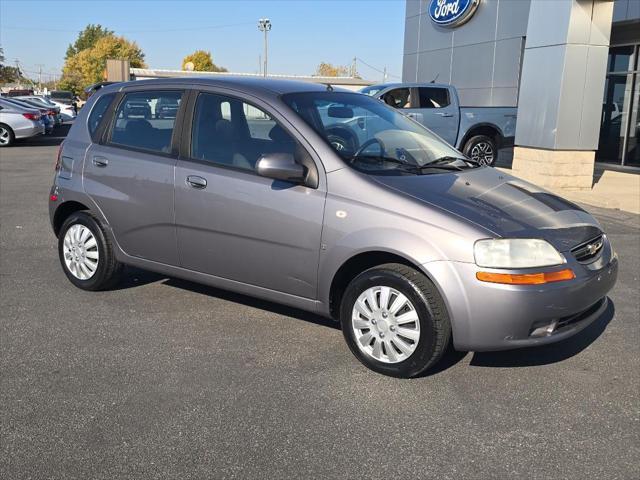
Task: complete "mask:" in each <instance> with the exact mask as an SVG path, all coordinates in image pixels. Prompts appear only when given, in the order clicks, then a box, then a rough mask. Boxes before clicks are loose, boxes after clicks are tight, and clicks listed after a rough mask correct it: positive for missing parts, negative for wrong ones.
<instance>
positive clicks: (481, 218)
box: [373, 167, 602, 252]
mask: <svg viewBox="0 0 640 480" xmlns="http://www.w3.org/2000/svg"><path fill="white" fill-rule="evenodd" d="M373 178H374V179H375V180H376V181H377V182H379V183H381V184H383V185H386V186H387V187H390V188H393V189H394V190H396V191H399V192H401V193H404V194H406V195H409V196H411V197H413V198H415V199H418V200H420V201H423V202H425V203H427V204H430V205H433V206H436V207H439V208H441V209H444V210H446V211H448V212H450V213H451V214H453V215H456V216H459V217H462V218H464V219H466V220H468V221H471V222H473V223H475V224H476V225H478V226H480V227H482V228H484V229H486V230H488V231H489V232H488V233H492V234H493V236H498V237H506V238H509V237H510V238H542V239H545V240H547V241H548V242H549V243H551V244H552V245H553V246H554V247H556V249H558V250H559V251H561V252H563V251H567V250H570V249H571V248H573V247H575V246H576V245H578V244H580V243H583V242H586V241H587V240H590V239H592V238H594V237H596V236H598V235H599V234H601V233H602V230H601V228H600V225H599V224H598V222H597V220H596V219H595V218H593V217H592V216H591V215H590V214H589V213H587V212H586V211H584V210H583V209H582V208H580V207H579V206H578V205H576V204H575V203H572V202H569V201H567V200H565V199H563V198H561V197H559V196H557V195H554V194H553V193H551V192H548V191H546V190H543V189H541V188H539V187H536V186H535V185H533V184H531V183H528V182H525V181H523V180H520V179H518V178H516V177H513V176H511V175H509V174H506V173H502V172H500V171H499V170H496V169H493V168H489V167H482V168H476V169H472V170H464V171H461V172H444V173H442V174H433V175H393V176H381V175H376V176H373Z"/></svg>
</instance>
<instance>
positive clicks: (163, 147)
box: [84, 90, 184, 265]
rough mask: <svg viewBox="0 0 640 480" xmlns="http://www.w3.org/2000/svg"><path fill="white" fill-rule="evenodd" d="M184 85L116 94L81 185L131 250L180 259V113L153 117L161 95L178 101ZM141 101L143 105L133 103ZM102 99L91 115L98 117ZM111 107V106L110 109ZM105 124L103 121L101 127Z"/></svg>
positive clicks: (171, 262)
mask: <svg viewBox="0 0 640 480" xmlns="http://www.w3.org/2000/svg"><path fill="white" fill-rule="evenodd" d="M183 95H184V92H183V91H182V90H143V91H130V92H125V93H124V94H119V95H118V96H117V98H116V99H114V101H113V104H114V105H115V112H114V113H113V114H111V115H109V116H110V117H112V118H109V119H105V122H109V126H108V128H106V129H104V132H103V133H102V136H101V138H99V139H97V140H98V142H97V143H96V142H95V141H94V143H92V144H91V146H90V147H89V149H88V150H87V153H86V157H85V166H84V188H85V191H86V192H87V194H89V195H90V196H91V198H92V199H93V201H94V202H95V203H96V204H97V205H98V207H99V208H100V210H101V211H102V213H103V214H104V215H105V217H106V219H107V221H108V222H109V225H110V226H111V228H112V229H113V233H114V235H115V238H116V240H117V241H118V243H119V245H120V246H121V248H122V249H123V250H124V251H125V252H126V253H127V254H129V255H132V256H135V257H140V258H144V259H147V260H153V261H155V262H160V263H164V264H169V265H178V259H177V248H176V234H175V226H174V223H173V220H174V218H173V217H174V201H173V177H174V168H175V164H176V161H177V152H178V139H179V132H177V131H176V130H177V129H176V128H174V127H176V125H179V124H180V120H179V118H178V119H176V118H155V115H154V113H153V112H154V108H155V105H157V104H158V102H160V101H162V99H167V98H168V99H170V100H172V101H177V102H178V103H181V99H182V97H183ZM142 104H144V105H145V108H144V109H140V108H133V106H139V105H142ZM99 106H100V99H99V100H98V101H97V102H96V105H95V107H94V108H93V110H92V112H91V114H90V115H89V127H90V130H91V128H94V126H95V125H97V124H98V123H99V122H97V120H99V119H96V118H93V117H94V113H95V114H96V115H98V114H99V113H100V112H99V109H98V107H99ZM110 112H111V111H110ZM103 128H104V127H103Z"/></svg>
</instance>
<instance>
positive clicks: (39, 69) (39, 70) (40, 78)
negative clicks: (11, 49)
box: [36, 63, 44, 90]
mask: <svg viewBox="0 0 640 480" xmlns="http://www.w3.org/2000/svg"><path fill="white" fill-rule="evenodd" d="M36 67H38V88H39V89H40V90H42V67H44V64H42V63H36Z"/></svg>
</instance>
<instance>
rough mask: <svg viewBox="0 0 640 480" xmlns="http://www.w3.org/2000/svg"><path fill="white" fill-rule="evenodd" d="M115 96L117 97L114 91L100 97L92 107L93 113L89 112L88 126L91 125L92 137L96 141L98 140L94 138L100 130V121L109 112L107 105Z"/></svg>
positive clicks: (90, 132)
mask: <svg viewBox="0 0 640 480" xmlns="http://www.w3.org/2000/svg"><path fill="white" fill-rule="evenodd" d="M113 97H115V94H113V93H110V94H107V95H103V96H102V97H100V98H99V99H98V101H97V102H96V103H95V105H94V106H93V108H92V109H91V113H90V114H89V121H88V126H89V134H90V135H91V138H93V140H94V141H95V140H96V139H95V138H94V136H95V134H96V131H97V130H98V127H99V126H100V122H101V121H102V118H103V117H104V114H105V113H106V112H107V107H108V106H109V104H110V103H111V101H112V100H113Z"/></svg>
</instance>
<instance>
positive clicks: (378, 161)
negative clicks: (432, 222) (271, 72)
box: [283, 91, 473, 173]
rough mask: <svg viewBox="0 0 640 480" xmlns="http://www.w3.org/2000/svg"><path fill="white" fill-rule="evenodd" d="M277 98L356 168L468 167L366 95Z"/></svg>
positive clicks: (446, 147) (315, 94)
mask: <svg viewBox="0 0 640 480" xmlns="http://www.w3.org/2000/svg"><path fill="white" fill-rule="evenodd" d="M283 100H284V101H285V102H286V103H287V104H288V105H289V106H290V107H291V108H292V109H293V110H294V111H296V112H297V113H298V114H299V115H300V117H302V119H303V120H304V121H305V122H306V123H308V124H309V125H310V126H311V127H312V128H313V129H314V130H316V132H318V133H319V134H320V135H321V136H322V137H323V138H324V139H325V140H326V141H327V142H328V143H329V144H330V145H331V146H332V147H333V148H334V150H335V151H336V152H337V153H338V154H339V155H340V156H341V157H342V158H343V159H344V160H345V161H346V162H347V163H348V164H350V165H352V166H354V167H355V168H358V169H359V170H366V171H386V172H387V173H389V171H393V170H401V171H403V172H410V173H436V172H433V171H431V170H435V169H443V168H447V169H452V170H453V169H456V170H461V169H463V168H469V167H471V166H473V164H471V163H470V162H471V161H470V160H469V159H468V158H466V157H464V155H462V154H461V153H460V152H458V151H457V150H455V149H454V148H453V147H451V146H450V145H448V144H447V143H445V142H444V141H443V140H442V139H440V138H439V137H438V136H436V135H435V134H433V133H432V132H430V131H429V130H427V129H426V128H424V127H423V126H422V125H420V124H419V123H417V122H415V121H413V120H411V119H410V118H408V117H406V116H405V115H403V114H402V113H399V112H398V111H397V110H394V109H393V108H391V107H388V106H387V105H385V104H384V103H382V102H381V101H379V100H376V99H374V98H371V97H369V96H366V95H362V94H359V93H347V92H345V93H342V92H332V91H326V92H305V93H292V94H287V95H284V96H283ZM426 170H429V171H428V172H425V171H426Z"/></svg>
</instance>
